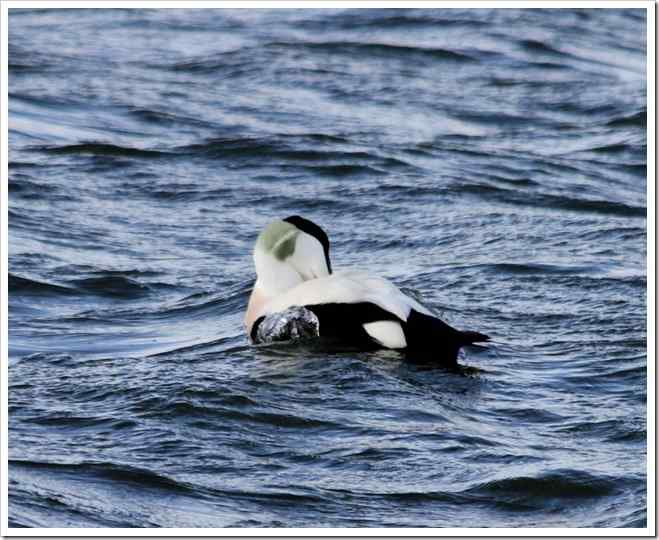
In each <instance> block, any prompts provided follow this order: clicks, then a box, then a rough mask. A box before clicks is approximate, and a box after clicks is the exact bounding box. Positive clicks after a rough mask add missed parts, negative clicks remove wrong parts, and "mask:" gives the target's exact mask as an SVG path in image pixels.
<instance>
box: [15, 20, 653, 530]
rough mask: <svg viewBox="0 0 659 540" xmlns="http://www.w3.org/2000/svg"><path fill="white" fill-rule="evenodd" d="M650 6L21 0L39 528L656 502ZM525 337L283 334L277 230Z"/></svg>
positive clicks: (601, 523) (23, 461) (524, 520)
mask: <svg viewBox="0 0 659 540" xmlns="http://www.w3.org/2000/svg"><path fill="white" fill-rule="evenodd" d="M645 32H646V19H645V11H644V10H638V9H636V10H634V9H624V10H621V9H618V10H612V9H589V10H571V9H556V10H546V9H533V10H531V9H526V10H524V9H522V10H518V9H500V10H496V9H489V10H485V9H439V10H407V9H397V10H345V9H336V10H267V11H263V10H235V11H228V10H210V11H209V10H199V11H190V10H155V9H154V10H131V9H125V10H124V9H115V10H105V9H93V10H92V9H87V10H71V9H66V10H56V9H41V10H17V9H11V10H10V18H9V63H10V65H9V95H10V103H9V109H10V116H9V127H10V132H9V157H10V164H9V272H10V274H9V295H10V296H9V318H10V320H9V338H10V343H9V356H10V358H9V413H10V416H9V437H10V439H9V458H10V464H9V475H10V478H9V521H10V525H11V526H15V527H23V526H27V527H246V526H253V527H313V526H316V527H412V526H414V527H582V526H583V527H644V526H645V525H646V439H647V432H646V383H647V379H646V352H647V348H646V337H647V336H646V291H647V288H646V287H647V285H646V209H647V201H646V152H647V146H646V144H647V143H646V115H647V108H646V90H647V88H646V73H645V69H646V68H645V62H646V52H645V42H646V34H645ZM291 214H300V215H303V216H305V217H307V218H309V219H312V220H313V221H315V222H317V223H318V224H320V225H321V226H323V227H324V228H325V229H326V230H327V232H328V234H329V236H330V238H331V241H332V255H333V265H334V266H335V267H336V268H337V269H339V268H347V267H350V266H358V267H360V268H363V269H368V270H370V271H373V272H375V273H379V274H381V275H384V276H386V277H388V278H390V279H392V280H393V281H394V282H395V283H397V284H398V285H399V286H401V287H404V288H406V290H409V291H410V292H411V294H414V295H416V296H418V297H419V298H422V299H423V301H424V302H425V304H426V305H428V306H429V307H430V308H431V309H433V310H434V311H436V312H437V313H438V314H441V316H442V317H443V318H444V319H445V320H447V321H448V322H450V323H451V324H453V325H454V326H457V327H460V328H465V329H467V328H468V329H473V330H477V331H480V332H484V333H487V334H489V335H490V336H492V337H493V342H492V343H491V344H490V345H489V346H488V347H487V348H475V347H472V348H469V349H467V350H466V351H464V353H463V357H462V358H461V362H462V363H463V364H465V365H468V366H470V367H472V368H475V369H474V370H473V373H472V374H471V375H469V376H460V375H457V374H454V373H448V372H445V371H442V370H437V369H425V368H421V367H418V366H414V365H410V364H407V363H405V362H404V361H403V359H402V358H400V357H399V356H398V355H397V354H396V353H393V352H375V353H363V354H359V353H330V352H328V351H323V350H319V349H318V348H314V347H295V346H277V347H275V346H269V347H258V348H255V347H251V346H250V345H249V344H248V343H247V341H246V337H245V335H244V332H243V329H242V316H243V312H244V309H245V306H246V303H247V299H248V296H249V293H250V289H251V286H252V282H253V279H254V270H253V265H252V261H251V249H252V245H253V242H254V240H255V238H256V235H257V234H258V231H259V230H260V229H261V228H262V227H263V226H264V225H265V224H266V223H267V222H269V221H270V220H272V219H275V218H281V217H285V216H288V215H291Z"/></svg>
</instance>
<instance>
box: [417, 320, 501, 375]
mask: <svg viewBox="0 0 659 540" xmlns="http://www.w3.org/2000/svg"><path fill="white" fill-rule="evenodd" d="M405 338H406V340H407V352H408V356H409V357H410V359H412V360H416V361H419V362H431V363H439V364H442V365H444V366H447V367H455V366H457V365H458V352H459V351H460V348H461V347H462V346H463V345H470V344H472V343H476V342H482V341H489V339H490V338H489V336H486V335H485V334H481V333H480V332H472V331H467V332H461V331H460V330H457V329H456V328H453V327H452V326H449V325H448V324H446V323H445V322H444V321H442V320H440V319H438V318H437V317H433V316H431V315H426V314H425V313H420V312H418V311H416V310H412V311H411V312H410V315H409V317H408V318H407V324H406V325H405Z"/></svg>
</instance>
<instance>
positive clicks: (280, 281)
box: [254, 216, 332, 295]
mask: <svg viewBox="0 0 659 540" xmlns="http://www.w3.org/2000/svg"><path fill="white" fill-rule="evenodd" d="M254 264H255V266H256V276H257V281H258V282H259V285H261V287H262V288H263V289H264V290H266V291H268V292H269V293H271V294H273V295H274V294H278V293H281V292H284V291H286V290H288V289H290V288H291V287H294V286H295V285H297V284H299V283H301V282H303V281H307V280H309V279H314V278H317V277H323V276H327V275H329V274H331V273H332V266H331V263H330V257H329V239H328V238H327V234H325V231H323V229H321V228H320V227H319V226H318V225H316V224H315V223H313V222H312V221H309V220H308V219H304V218H303V217H300V216H290V217H287V218H286V219H282V220H278V221H273V222H272V223H270V224H269V225H268V226H267V227H266V228H265V229H263V231H262V232H261V234H259V237H258V238H257V240H256V245H255V246H254Z"/></svg>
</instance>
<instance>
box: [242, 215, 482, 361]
mask: <svg viewBox="0 0 659 540" xmlns="http://www.w3.org/2000/svg"><path fill="white" fill-rule="evenodd" d="M329 250H330V244H329V239H328V237H327V234H326V233H325V231H323V229H321V228H320V227H319V226H318V225H316V224H315V223H313V222H312V221H309V220H308V219H305V218H302V217H300V216H290V217H287V218H286V219H283V220H278V221H274V222H272V223H270V224H269V225H268V226H267V227H266V228H265V229H264V230H263V231H262V232H261V234H260V235H259V236H258V238H257V240H256V245H255V247H254V264H255V266H256V275H257V279H256V282H255V284H254V288H253V289H252V294H251V297H250V299H249V304H248V306H247V312H246V314H245V328H246V331H247V333H248V335H249V336H250V338H251V339H252V341H253V342H255V343H258V342H261V341H265V339H264V338H263V336H262V333H260V332H259V329H260V327H261V329H262V328H263V327H262V325H264V321H266V322H267V319H269V318H272V317H273V316H276V315H277V314H280V313H283V312H286V311H287V310H293V313H294V314H297V316H299V315H300V313H302V314H307V315H309V317H308V318H306V320H305V317H304V315H302V319H303V324H307V323H308V324H310V325H311V329H312V330H314V331H315V332H314V334H315V335H316V336H319V337H321V338H329V339H330V340H332V341H335V342H339V343H343V344H346V345H350V346H356V347H358V348H361V349H364V350H372V349H377V348H387V349H397V350H400V351H402V352H405V353H406V354H407V356H408V358H410V359H412V360H415V361H419V362H431V363H435V364H440V365H444V366H447V367H455V366H457V357H458V351H459V350H460V348H461V347H462V346H464V345H469V344H472V343H476V342H483V341H488V340H489V337H488V336H486V335H485V334H481V333H479V332H471V331H460V330H457V329H455V328H453V327H451V326H449V325H448V324H446V323H445V322H443V321H441V320H440V319H438V318H437V317H435V316H434V315H433V314H432V313H431V312H430V311H429V310H428V309H427V308H425V307H424V306H422V305H421V304H420V303H419V302H417V301H416V300H414V299H413V298H410V297H409V296H407V295H406V294H404V293H403V292H402V291H401V290H400V289H399V288H398V287H396V286H395V285H394V284H393V283H391V282H390V281H388V280H386V279H384V278H381V277H378V276H374V275H371V274H368V273H364V272H358V271H342V272H336V273H334V272H332V265H331V262H330V255H329ZM298 308H299V309H298ZM296 309H297V310H298V311H295V310H296ZM294 316H295V315H294ZM309 321H311V322H309ZM281 328H285V331H286V332H289V334H288V335H284V338H287V337H288V338H294V337H298V336H300V335H305V334H306V335H308V332H306V333H305V332H304V331H302V332H298V331H293V332H292V333H290V328H291V326H290V325H288V324H284V325H283V326H282V325H279V329H280V330H281ZM293 328H294V329H295V325H293ZM281 338H282V336H281V335H279V336H278V338H276V339H277V340H278V339H281Z"/></svg>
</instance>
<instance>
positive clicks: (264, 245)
mask: <svg viewBox="0 0 659 540" xmlns="http://www.w3.org/2000/svg"><path fill="white" fill-rule="evenodd" d="M298 234H300V231H299V229H298V228H297V227H295V226H294V225H291V224H290V223H287V222H286V221H273V222H272V223H270V225H268V226H267V227H266V228H265V229H263V231H261V234H259V237H258V238H257V239H256V249H261V250H263V251H265V252H269V253H272V254H273V255H274V256H275V257H276V258H277V259H279V260H280V261H283V260H285V259H286V258H288V257H290V256H291V255H292V254H293V252H294V251H295V239H296V238H297V235H298Z"/></svg>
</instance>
